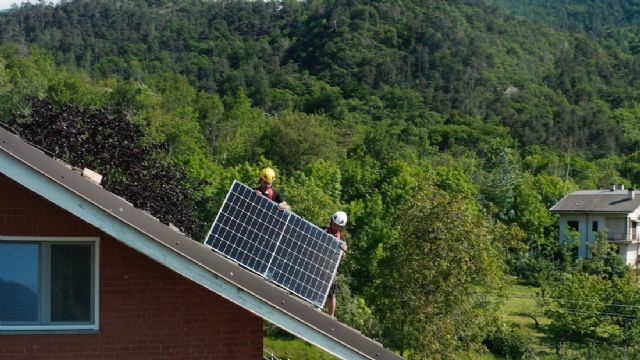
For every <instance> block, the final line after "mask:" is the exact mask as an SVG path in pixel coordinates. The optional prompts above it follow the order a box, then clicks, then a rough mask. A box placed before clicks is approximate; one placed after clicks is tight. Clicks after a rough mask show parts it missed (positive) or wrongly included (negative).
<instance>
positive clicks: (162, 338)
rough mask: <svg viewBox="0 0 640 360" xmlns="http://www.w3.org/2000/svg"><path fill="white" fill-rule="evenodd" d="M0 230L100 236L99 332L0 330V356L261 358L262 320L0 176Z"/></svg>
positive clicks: (2, 359) (15, 359)
mask: <svg viewBox="0 0 640 360" xmlns="http://www.w3.org/2000/svg"><path fill="white" fill-rule="evenodd" d="M0 235H14V236H17V235H21V236H24V235H32V236H98V237H100V330H99V331H98V333H92V334H86V333H85V334H37V335H6V334H5V335H0V360H23V359H29V360H34V359H43V360H44V359H47V360H56V359H64V360H73V359H83V360H91V359H184V360H187V359H189V360H191V359H259V358H261V356H262V319H260V318H259V317H257V316H255V315H253V314H251V313H250V312H248V311H246V310H244V309H242V308H241V307H239V306H236V305H234V304H232V303H230V302H229V301H227V300H225V299H223V298H222V297H220V296H218V295H217V294H215V293H213V292H211V291H209V290H207V289H205V288H203V287H201V286H200V285H198V284H196V283H194V282H192V281H191V280H189V279H186V278H184V277H182V276H180V275H178V274H176V273H175V272H173V271H171V270H170V269H168V268H166V267H164V266H163V265H160V264H158V263H156V262H155V261H153V260H151V259H149V258H147V257H146V256H144V255H142V254H140V253H138V252H136V251H134V250H132V249H130V248H129V247H127V246H125V245H123V244H122V243H120V242H119V241H116V240H115V239H113V238H111V237H109V236H107V235H106V234H104V233H102V232H100V231H99V230H98V229H96V228H94V227H93V226H91V225H89V224H87V223H85V222H84V221H82V220H80V219H79V218H76V217H75V216H73V215H71V214H69V213H67V212H66V211H65V210H62V209H60V208H58V207H57V206H55V205H53V204H51V203H50V202H48V201H47V200H45V199H43V198H41V197H40V196H38V195H36V194H34V193H32V192H30V191H28V190H27V189H25V188H24V187H22V186H21V185H19V184H17V183H16V182H14V181H12V180H10V179H8V178H7V177H5V176H4V175H2V174H0Z"/></svg>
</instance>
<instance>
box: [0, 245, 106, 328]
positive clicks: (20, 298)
mask: <svg viewBox="0 0 640 360" xmlns="http://www.w3.org/2000/svg"><path fill="white" fill-rule="evenodd" d="M98 248H99V246H98V239H96V238H58V237H55V238H53V237H47V238H41V237H0V330H11V331H15V330H97V328H98V316H97V314H98V290H97V289H98Z"/></svg>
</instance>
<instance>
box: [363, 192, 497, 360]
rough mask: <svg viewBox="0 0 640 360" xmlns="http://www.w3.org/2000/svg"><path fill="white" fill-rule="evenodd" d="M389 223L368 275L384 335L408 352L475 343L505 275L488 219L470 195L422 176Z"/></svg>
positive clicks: (434, 352) (430, 352) (445, 350)
mask: <svg viewBox="0 0 640 360" xmlns="http://www.w3.org/2000/svg"><path fill="white" fill-rule="evenodd" d="M395 224H396V225H397V231H398V234H399V236H398V237H397V238H396V239H395V241H393V242H391V243H389V244H387V245H386V246H385V250H384V256H383V258H382V259H381V260H380V263H379V265H378V268H377V269H378V272H377V276H376V279H375V282H374V289H375V292H376V294H377V296H376V298H375V301H374V305H375V310H374V311H375V313H376V314H377V316H378V318H379V319H380V322H381V324H382V329H383V337H384V338H385V339H386V340H387V341H389V343H390V344H391V345H392V346H393V347H396V348H398V349H399V350H400V351H401V352H404V351H406V350H408V349H411V353H410V354H411V355H410V356H411V357H412V358H426V357H431V358H438V357H443V358H445V357H447V356H448V354H450V353H451V352H452V351H455V349H461V348H473V347H477V346H479V343H480V341H481V340H482V339H483V338H484V335H485V334H484V332H485V331H486V327H487V324H488V323H489V321H490V319H491V318H492V316H493V315H494V314H495V311H496V307H495V303H493V301H491V300H488V299H491V298H493V296H495V294H496V293H497V291H498V289H499V288H500V287H501V285H502V284H503V281H504V275H503V263H502V251H501V250H500V248H501V246H500V242H499V241H496V239H495V237H496V236H495V234H494V233H493V230H492V227H491V225H490V223H489V222H488V221H487V219H486V218H485V217H484V216H483V215H482V214H481V213H480V212H479V211H477V208H476V207H475V206H474V205H473V204H472V202H470V201H469V200H466V199H464V198H462V197H461V196H459V195H457V194H448V193H445V192H443V191H441V190H438V189H437V188H435V187H434V186H433V185H431V184H429V183H424V182H422V183H421V186H420V187H419V190H418V191H417V192H416V193H414V194H413V195H412V197H411V198H410V199H409V200H408V201H407V202H406V203H405V205H404V206H403V207H402V208H401V209H400V211H398V217H397V222H396V223H395ZM469 319H474V321H472V322H470V321H469Z"/></svg>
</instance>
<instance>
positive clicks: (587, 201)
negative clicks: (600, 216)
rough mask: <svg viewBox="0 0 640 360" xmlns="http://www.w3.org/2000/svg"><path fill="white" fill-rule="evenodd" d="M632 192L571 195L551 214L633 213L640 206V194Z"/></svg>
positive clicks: (556, 206) (588, 192)
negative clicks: (632, 195) (632, 194)
mask: <svg viewBox="0 0 640 360" xmlns="http://www.w3.org/2000/svg"><path fill="white" fill-rule="evenodd" d="M631 191H632V190H613V191H611V190H582V191H576V192H574V193H571V194H569V195H567V196H565V197H564V198H562V199H561V200H560V201H558V203H557V204H555V205H554V206H553V207H552V208H551V209H550V211H551V212H616V213H631V212H634V211H635V210H636V209H637V208H638V207H639V206H640V193H638V192H637V191H635V190H633V191H634V195H635V196H634V198H633V199H632V198H631Z"/></svg>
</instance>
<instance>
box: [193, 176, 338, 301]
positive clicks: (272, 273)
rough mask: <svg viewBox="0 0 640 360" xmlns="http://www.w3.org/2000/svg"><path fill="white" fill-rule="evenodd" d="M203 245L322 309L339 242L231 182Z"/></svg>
mask: <svg viewBox="0 0 640 360" xmlns="http://www.w3.org/2000/svg"><path fill="white" fill-rule="evenodd" d="M205 243H206V244H207V245H209V246H211V247H212V248H213V249H214V250H215V251H217V252H218V253H220V254H222V255H225V256H227V257H229V258H230V259H232V260H234V261H237V262H238V263H239V264H241V265H243V266H245V267H247V268H248V269H250V270H252V271H254V272H256V273H258V274H260V275H262V276H264V277H265V278H267V279H269V280H270V281H273V282H274V283H276V284H278V285H279V286H282V287H283V288H285V289H287V290H289V291H291V292H292V293H294V294H296V295H298V296H300V297H302V298H303V299H305V300H307V301H309V302H311V303H313V304H314V305H316V306H319V307H322V306H323V305H324V301H325V299H326V297H327V293H328V292H329V287H330V286H331V283H332V281H333V278H334V277H335V274H336V271H337V268H338V264H339V262H340V255H341V250H340V242H339V241H337V240H336V238H335V237H333V236H332V235H330V234H328V233H327V232H325V231H324V230H322V229H320V228H318V227H317V226H315V225H313V224H311V223H309V222H308V221H306V220H305V219H303V218H301V217H300V216H298V215H296V214H294V213H291V212H289V211H285V210H280V209H278V206H277V204H276V203H274V202H272V201H271V200H269V199H267V198H266V197H264V196H262V195H258V194H256V192H255V191H254V190H253V189H251V188H249V187H247V186H246V185H244V184H242V183H240V182H238V181H234V183H233V184H232V185H231V189H230V190H229V193H228V194H227V197H226V199H225V201H224V203H223V205H222V206H221V207H220V211H219V212H218V215H217V216H216V220H215V221H214V223H213V225H212V227H211V230H210V231H209V234H208V235H207V240H206V241H205Z"/></svg>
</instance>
